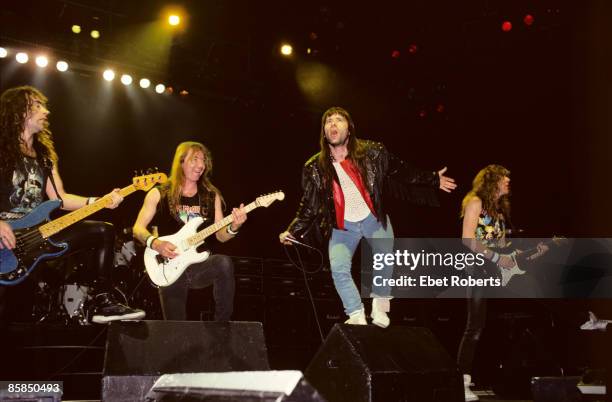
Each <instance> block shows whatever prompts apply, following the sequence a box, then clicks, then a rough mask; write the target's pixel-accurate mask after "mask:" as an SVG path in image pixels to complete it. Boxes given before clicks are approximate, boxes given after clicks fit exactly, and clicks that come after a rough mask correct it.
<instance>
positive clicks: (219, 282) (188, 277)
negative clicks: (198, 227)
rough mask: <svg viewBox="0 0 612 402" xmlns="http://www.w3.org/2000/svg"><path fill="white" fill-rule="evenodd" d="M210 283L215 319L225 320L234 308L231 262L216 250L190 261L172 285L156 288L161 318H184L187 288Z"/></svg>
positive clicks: (205, 285)
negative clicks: (204, 259) (207, 255)
mask: <svg viewBox="0 0 612 402" xmlns="http://www.w3.org/2000/svg"><path fill="white" fill-rule="evenodd" d="M210 285H213V297H214V300H215V321H229V320H230V318H231V316H232V312H233V311H234V292H235V283H234V263H233V262H232V259H231V258H230V257H228V256H226V255H220V254H215V255H212V256H210V257H209V258H208V259H207V260H206V261H203V262H201V263H199V264H193V265H191V266H190V267H189V268H187V269H186V270H185V272H183V275H181V277H180V278H179V279H178V280H177V281H176V282H174V283H173V284H172V285H170V286H166V287H161V288H159V298H160V301H161V305H162V311H163V313H164V319H165V320H185V319H186V318H187V294H188V291H189V289H202V288H205V287H207V286H210Z"/></svg>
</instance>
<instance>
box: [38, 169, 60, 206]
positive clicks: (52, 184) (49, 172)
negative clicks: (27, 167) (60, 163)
mask: <svg viewBox="0 0 612 402" xmlns="http://www.w3.org/2000/svg"><path fill="white" fill-rule="evenodd" d="M43 169H44V170H45V172H46V173H47V177H48V178H49V179H50V180H51V186H53V191H55V195H57V198H59V200H60V202H61V205H60V207H61V206H63V205H64V200H63V199H62V196H61V195H60V193H59V192H58V191H57V187H56V186H55V179H54V178H53V163H52V162H51V161H50V160H49V159H48V158H43Z"/></svg>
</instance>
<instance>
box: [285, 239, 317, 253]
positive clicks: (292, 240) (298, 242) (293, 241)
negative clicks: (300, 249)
mask: <svg viewBox="0 0 612 402" xmlns="http://www.w3.org/2000/svg"><path fill="white" fill-rule="evenodd" d="M285 240H287V241H289V242H291V243H293V244H298V245H300V246H304V247H308V248H311V249H313V250H317V248H315V247H312V246H309V245H308V244H305V243H302V242H301V241H298V240H296V239H294V238H293V237H289V236H287V237H285ZM317 251H318V250H317Z"/></svg>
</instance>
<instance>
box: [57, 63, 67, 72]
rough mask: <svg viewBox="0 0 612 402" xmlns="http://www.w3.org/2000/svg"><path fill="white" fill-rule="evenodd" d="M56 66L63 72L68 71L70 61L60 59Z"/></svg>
mask: <svg viewBox="0 0 612 402" xmlns="http://www.w3.org/2000/svg"><path fill="white" fill-rule="evenodd" d="M55 68H57V69H58V71H61V72H64V71H67V70H68V63H66V62H65V61H64V60H60V61H58V62H57V64H56V65H55Z"/></svg>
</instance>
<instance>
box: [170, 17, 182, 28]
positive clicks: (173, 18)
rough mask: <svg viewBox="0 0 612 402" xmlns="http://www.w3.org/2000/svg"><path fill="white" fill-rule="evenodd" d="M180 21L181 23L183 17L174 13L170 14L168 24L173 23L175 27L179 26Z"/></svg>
mask: <svg viewBox="0 0 612 402" xmlns="http://www.w3.org/2000/svg"><path fill="white" fill-rule="evenodd" d="M180 23H181V17H179V16H178V15H176V14H172V15H170V16H168V24H170V25H172V26H173V27H175V26H177V25H178V24H180Z"/></svg>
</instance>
